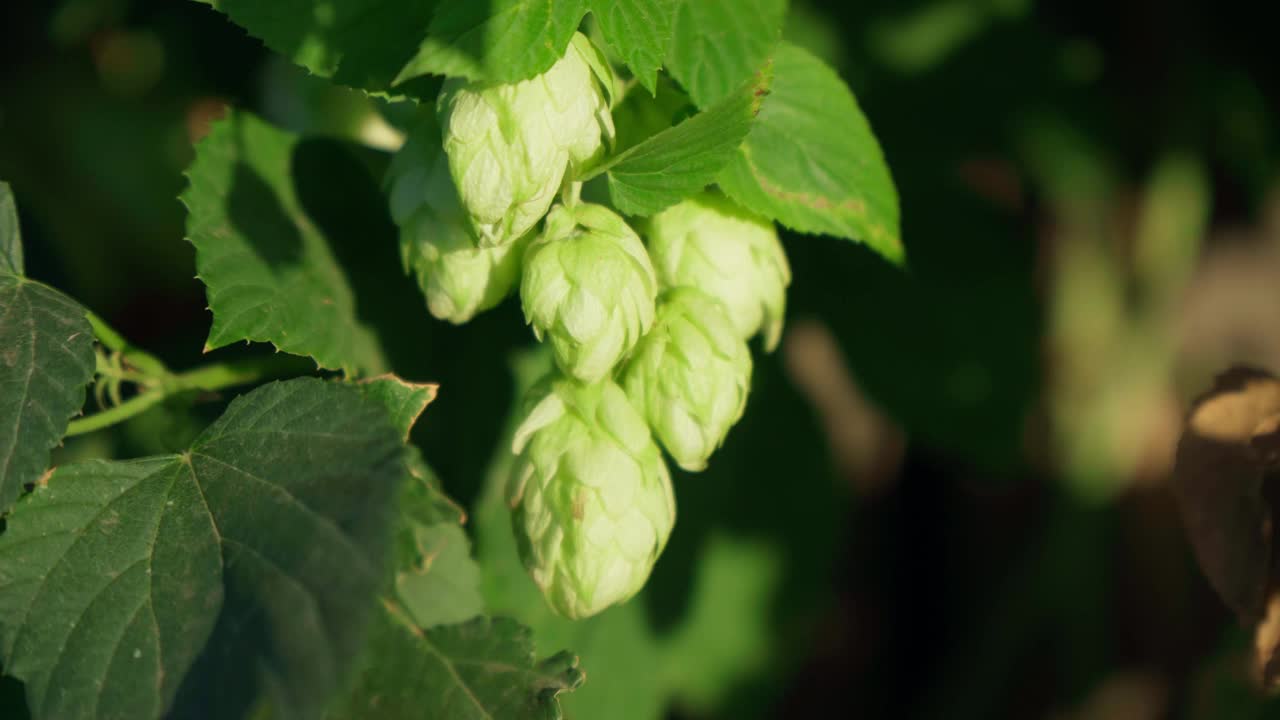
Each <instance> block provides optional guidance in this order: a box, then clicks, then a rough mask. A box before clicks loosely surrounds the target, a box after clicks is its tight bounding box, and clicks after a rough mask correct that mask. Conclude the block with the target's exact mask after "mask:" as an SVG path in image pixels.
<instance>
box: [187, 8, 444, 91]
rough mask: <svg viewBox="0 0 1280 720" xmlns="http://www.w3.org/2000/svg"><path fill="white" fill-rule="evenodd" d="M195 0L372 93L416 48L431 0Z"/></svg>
mask: <svg viewBox="0 0 1280 720" xmlns="http://www.w3.org/2000/svg"><path fill="white" fill-rule="evenodd" d="M200 2H203V3H206V4H208V5H212V6H213V7H214V8H217V9H218V10H219V11H221V12H223V13H225V14H226V15H227V16H228V17H230V18H231V19H232V20H233V21H235V23H236V24H237V25H240V26H241V27H243V28H245V29H246V30H248V31H249V34H250V35H253V36H254V37H256V38H259V39H261V40H262V42H263V43H264V44H265V45H266V46H267V47H269V48H271V49H272V50H274V51H276V52H278V53H280V54H281V55H284V56H285V57H287V58H289V59H290V60H292V61H293V62H295V63H297V64H299V65H301V66H303V67H305V68H307V69H308V70H310V71H311V72H313V73H315V74H316V75H320V76H323V77H327V78H332V79H333V80H334V82H338V83H341V84H343V85H350V86H352V87H356V88H361V89H363V90H367V91H369V92H373V93H386V92H388V91H389V90H390V88H391V85H392V81H393V80H394V79H395V77H396V75H398V74H399V73H400V70H401V68H403V67H404V66H405V64H406V63H408V62H409V60H410V59H411V58H413V56H414V55H415V54H416V53H417V52H418V46H419V45H420V44H421V43H422V39H423V38H424V37H425V36H426V34H427V27H428V26H429V25H430V23H431V16H432V13H433V12H434V10H435V8H436V5H437V0H415V1H414V2H405V0H271V1H270V2H260V1H259V0H200ZM401 90H403V88H397V92H399V91H401ZM410 94H413V93H410ZM423 99H427V100H430V98H429V97H427V98H423Z"/></svg>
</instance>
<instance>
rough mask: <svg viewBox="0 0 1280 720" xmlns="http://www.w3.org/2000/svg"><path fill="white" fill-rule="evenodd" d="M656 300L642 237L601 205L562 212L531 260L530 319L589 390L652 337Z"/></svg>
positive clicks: (532, 249) (525, 291) (527, 282)
mask: <svg viewBox="0 0 1280 720" xmlns="http://www.w3.org/2000/svg"><path fill="white" fill-rule="evenodd" d="M657 292H658V285H657V279H656V278H655V276H654V271H653V265H652V264H651V263H650V262H649V255H648V253H646V252H645V248H644V243H643V242H641V240H640V236H638V235H636V233H635V231H634V230H632V229H631V227H630V226H628V225H627V223H626V221H624V220H623V219H622V218H621V217H619V216H618V215H617V214H616V213H614V212H613V211H611V210H609V209H608V208H605V207H603V206H600V205H591V204H579V205H576V206H574V207H571V208H570V207H565V206H559V205H558V206H556V207H555V208H553V209H552V211H551V213H550V214H549V215H548V216H547V222H546V230H545V231H544V232H543V234H542V236H541V237H540V238H538V239H537V240H535V241H534V242H533V243H532V244H531V245H530V246H529V249H528V251H527V252H526V254H525V261H524V275H523V278H522V280H521V285H520V299H521V302H522V303H523V305H524V315H525V319H526V320H527V321H528V322H529V324H530V325H531V326H533V331H534V334H535V335H537V337H538V339H540V340H541V339H546V340H549V341H550V343H551V346H552V349H553V351H554V353H555V357H556V362H557V364H558V365H559V366H560V367H561V369H563V370H564V372H565V373H567V374H568V375H571V376H572V377H574V378H576V379H578V380H581V381H583V382H595V381H597V380H600V379H601V378H604V377H605V376H607V375H609V373H610V372H611V371H612V370H613V369H614V367H615V366H617V365H618V363H619V361H621V360H622V358H623V356H625V355H626V354H627V353H628V352H630V351H631V349H632V348H633V347H635V345H636V343H637V342H638V341H639V340H640V338H641V337H642V336H643V335H644V334H645V333H647V332H648V331H649V328H650V327H651V326H652V325H653V316H654V301H655V299H656V297H657Z"/></svg>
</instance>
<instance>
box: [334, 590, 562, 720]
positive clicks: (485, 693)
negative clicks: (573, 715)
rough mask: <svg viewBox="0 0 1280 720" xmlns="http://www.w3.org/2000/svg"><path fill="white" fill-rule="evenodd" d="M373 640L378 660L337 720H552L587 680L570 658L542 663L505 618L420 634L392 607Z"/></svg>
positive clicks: (523, 633) (526, 635) (523, 631)
mask: <svg viewBox="0 0 1280 720" xmlns="http://www.w3.org/2000/svg"><path fill="white" fill-rule="evenodd" d="M371 635H372V642H373V644H375V645H376V646H377V647H378V648H379V653H378V654H377V656H376V658H374V659H373V661H372V662H371V663H369V664H368V665H366V666H364V667H363V668H362V669H361V671H360V672H359V674H358V676H357V678H356V683H355V686H354V691H353V692H352V694H351V699H350V701H349V702H348V703H347V704H346V705H344V706H343V707H342V708H341V709H339V710H338V711H336V712H334V713H331V715H330V717H332V718H343V719H346V718H350V719H352V720H355V719H357V718H361V719H363V718H387V719H388V720H400V719H401V718H414V717H426V718H449V719H450V720H473V719H474V720H507V719H508V718H509V719H510V720H526V719H527V720H537V719H540V718H545V719H546V720H554V719H556V718H559V717H561V712H560V705H559V703H558V702H557V699H556V696H557V695H559V694H560V693H562V692H565V691H570V690H573V689H575V688H577V687H578V686H579V685H581V684H582V681H583V678H584V675H583V673H582V671H581V670H579V669H578V666H577V658H575V657H574V656H572V655H570V654H568V653H559V654H557V655H554V656H552V657H550V658H548V659H546V660H542V661H538V660H537V659H536V657H535V655H534V651H533V642H532V638H531V634H530V632H529V630H528V628H525V627H523V626H521V625H520V624H518V623H516V622H514V621H512V620H506V619H503V618H495V619H490V618H483V617H482V618H476V619H475V620H472V621H470V622H467V623H462V624H459V625H448V626H443V627H438V628H434V629H431V630H423V629H421V628H419V627H417V626H416V625H414V624H412V623H411V622H410V621H409V620H408V619H407V618H405V617H404V614H403V612H402V611H400V610H399V609H398V608H397V607H395V606H394V604H392V605H387V606H386V607H384V608H383V611H382V612H380V613H378V616H377V619H376V620H375V621H374V623H373V627H372V629H371Z"/></svg>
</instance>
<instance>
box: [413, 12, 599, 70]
mask: <svg viewBox="0 0 1280 720" xmlns="http://www.w3.org/2000/svg"><path fill="white" fill-rule="evenodd" d="M586 12H587V1H586V0H556V1H555V2H547V1H546V0H487V1H484V2H453V3H444V4H442V5H440V7H439V9H438V10H437V11H436V15H435V19H433V20H432V22H431V28H430V33H429V34H428V36H427V37H426V39H425V40H424V41H423V42H422V46H421V47H420V48H419V49H418V53H417V55H415V56H414V57H413V59H411V60H410V61H409V62H408V63H407V64H406V65H405V66H404V69H403V70H401V72H400V75H399V76H398V77H397V79H396V82H402V81H405V80H408V79H410V78H414V77H417V76H420V75H427V74H437V75H448V76H461V77H465V78H469V79H472V80H484V81H488V82H498V83H514V82H518V81H520V80H528V79H529V78H531V77H533V76H535V75H538V74H540V73H543V72H546V71H547V70H548V69H550V68H551V66H552V65H554V64H555V62H556V61H557V60H559V59H560V58H561V57H564V53H565V49H566V48H568V47H569V40H570V38H572V37H573V33H574V31H575V30H577V29H578V25H579V23H581V22H582V16H583V15H585V14H586Z"/></svg>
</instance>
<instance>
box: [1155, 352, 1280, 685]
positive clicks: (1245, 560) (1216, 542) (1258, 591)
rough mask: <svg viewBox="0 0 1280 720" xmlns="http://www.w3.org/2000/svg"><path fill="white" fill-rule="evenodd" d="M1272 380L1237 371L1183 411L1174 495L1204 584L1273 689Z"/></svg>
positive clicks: (1276, 633) (1279, 620) (1276, 460)
mask: <svg viewBox="0 0 1280 720" xmlns="http://www.w3.org/2000/svg"><path fill="white" fill-rule="evenodd" d="M1277 470H1280V379H1277V378H1276V377H1275V376H1274V375H1272V374H1271V373H1269V372H1267V371H1265V370H1260V369H1258V368H1252V367H1243V366H1237V367H1233V368H1231V369H1230V370H1228V371H1227V372H1225V373H1223V374H1222V375H1219V376H1218V378H1217V379H1216V380H1215V382H1214V386H1213V389H1212V390H1210V391H1209V392H1207V393H1205V394H1204V395H1202V396H1201V397H1199V398H1198V399H1197V400H1196V402H1195V404H1194V405H1193V406H1192V408H1191V413H1190V415H1189V416H1188V418H1187V425H1186V428H1185V429H1184V430H1183V433H1182V439H1181V440H1180V441H1179V443H1178V453H1177V460H1176V465H1175V468H1174V478H1173V490H1174V493H1175V495H1176V496H1177V498H1178V504H1179V506H1180V508H1181V510H1182V517H1183V521H1184V523H1185V525H1186V528H1187V533H1188V535H1189V537H1190V539H1191V544H1192V546H1193V547H1194V549H1195V553H1196V559H1197V560H1198V561H1199V563H1200V567H1201V569H1202V570H1203V571H1204V573H1205V575H1206V576H1207V577H1208V579H1209V582H1210V584H1212V585H1213V587H1214V589H1215V590H1216V591H1217V592H1218V594H1219V595H1221V596H1222V599H1223V600H1224V601H1225V602H1226V603H1227V605H1228V606H1230V607H1231V609H1232V610H1234V611H1235V612H1236V614H1237V615H1238V616H1239V617H1240V619H1241V621H1242V622H1244V623H1246V624H1247V625H1250V626H1252V627H1254V628H1255V635H1254V640H1255V651H1256V654H1255V657H1254V661H1255V670H1256V671H1257V675H1258V678H1259V679H1260V680H1261V682H1262V683H1263V685H1264V686H1265V687H1267V688H1269V689H1276V688H1277V687H1280V657H1278V653H1277V648H1278V647H1280V552H1277V550H1276V541H1277V538H1276V535H1275V531H1274V518H1275V516H1276V508H1277V503H1278V502H1280V480H1277V477H1276V476H1277V475H1278V474H1280V473H1277Z"/></svg>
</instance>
